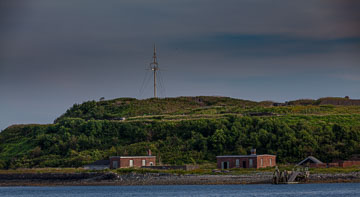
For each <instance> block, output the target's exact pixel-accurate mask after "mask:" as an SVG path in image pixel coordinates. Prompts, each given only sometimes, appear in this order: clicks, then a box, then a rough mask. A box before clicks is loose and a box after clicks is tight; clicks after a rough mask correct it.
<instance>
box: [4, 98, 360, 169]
mask: <svg viewBox="0 0 360 197" xmlns="http://www.w3.org/2000/svg"><path fill="white" fill-rule="evenodd" d="M359 111H360V108H359V106H338V105H319V104H316V103H315V104H313V103H312V104H310V105H308V104H306V105H304V104H286V105H281V106H273V105H272V103H271V102H252V101H244V100H237V99H231V98H225V97H180V98H172V99H147V100H136V99H129V98H124V99H115V100H111V101H100V102H95V101H89V102H85V103H83V104H80V105H78V104H75V105H74V106H73V107H72V108H70V109H69V110H68V111H67V112H66V113H65V114H64V115H62V116H60V117H59V118H58V119H57V120H55V122H54V124H48V125H14V126H11V127H8V128H7V129H5V130H3V131H2V132H1V133H0V168H27V167H79V166H82V165H84V164H88V163H91V162H93V161H95V160H99V159H105V158H108V157H109V156H113V155H144V154H146V150H147V149H151V150H152V152H153V154H154V155H156V156H157V159H158V162H160V163H163V164H185V163H204V162H215V157H216V155H224V154H247V153H249V150H250V149H251V148H256V149H257V152H258V154H266V153H267V154H276V155H277V160H278V162H280V163H293V162H298V161H300V160H301V159H303V158H304V157H306V156H309V155H313V156H316V157H318V158H319V159H320V160H322V161H332V160H334V159H346V158H348V157H349V156H350V155H351V154H360V113H359ZM259 112H260V113H259ZM264 112H266V113H264ZM254 113H255V116H254ZM256 113H259V114H256ZM258 115H259V116H258ZM119 117H126V120H118V118H119Z"/></svg>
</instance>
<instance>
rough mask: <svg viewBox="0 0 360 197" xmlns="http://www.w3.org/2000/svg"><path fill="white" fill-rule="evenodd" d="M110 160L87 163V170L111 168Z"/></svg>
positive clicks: (85, 167)
mask: <svg viewBox="0 0 360 197" xmlns="http://www.w3.org/2000/svg"><path fill="white" fill-rule="evenodd" d="M109 165H110V160H98V161H95V162H93V163H91V164H88V165H85V166H84V169H86V170H105V169H109Z"/></svg>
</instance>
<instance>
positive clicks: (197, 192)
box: [0, 183, 360, 197]
mask: <svg viewBox="0 0 360 197" xmlns="http://www.w3.org/2000/svg"><path fill="white" fill-rule="evenodd" d="M0 196H1V197H3V196H4V197H10V196H31V197H35V196H36V197H41V196H54V197H61V196H76V197H83V196H86V197H93V196H142V197H143V196H170V197H176V196H271V197H275V196H302V197H305V196H317V197H318V196H320V197H321V196H326V197H331V196H341V197H345V196H358V197H359V196H360V183H346V184H300V185H175V186H172V185H171V186H76V187H0Z"/></svg>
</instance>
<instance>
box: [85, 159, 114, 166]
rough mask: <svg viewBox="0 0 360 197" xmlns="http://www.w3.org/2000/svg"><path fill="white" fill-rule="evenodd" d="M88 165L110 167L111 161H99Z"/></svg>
mask: <svg viewBox="0 0 360 197" xmlns="http://www.w3.org/2000/svg"><path fill="white" fill-rule="evenodd" d="M88 165H92V166H102V165H110V160H97V161H95V162H93V163H91V164H88Z"/></svg>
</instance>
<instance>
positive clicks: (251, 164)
mask: <svg viewBox="0 0 360 197" xmlns="http://www.w3.org/2000/svg"><path fill="white" fill-rule="evenodd" d="M252 167H253V159H249V168H252Z"/></svg>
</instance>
